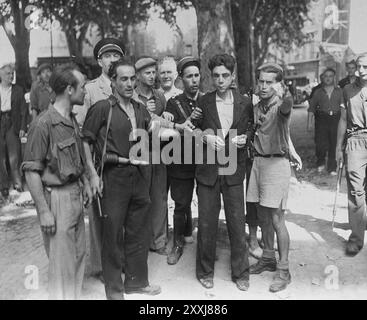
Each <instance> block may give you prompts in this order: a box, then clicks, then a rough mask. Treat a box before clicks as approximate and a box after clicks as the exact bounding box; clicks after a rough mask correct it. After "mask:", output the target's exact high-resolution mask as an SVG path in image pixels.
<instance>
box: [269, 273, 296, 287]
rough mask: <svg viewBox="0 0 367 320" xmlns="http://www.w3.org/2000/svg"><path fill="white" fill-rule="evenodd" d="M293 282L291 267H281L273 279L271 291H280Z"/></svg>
mask: <svg viewBox="0 0 367 320" xmlns="http://www.w3.org/2000/svg"><path fill="white" fill-rule="evenodd" d="M290 283H291V274H290V272H289V269H279V268H277V272H276V274H275V277H274V279H273V283H272V284H271V285H270V287H269V291H270V292H278V291H281V290H284V289H285V288H287V285H288V284H290Z"/></svg>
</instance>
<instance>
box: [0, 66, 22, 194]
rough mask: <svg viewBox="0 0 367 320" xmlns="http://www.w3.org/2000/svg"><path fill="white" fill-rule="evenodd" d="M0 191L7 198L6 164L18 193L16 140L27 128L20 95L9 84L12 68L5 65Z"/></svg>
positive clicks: (0, 97) (0, 96) (0, 91)
mask: <svg viewBox="0 0 367 320" xmlns="http://www.w3.org/2000/svg"><path fill="white" fill-rule="evenodd" d="M0 78H1V83H0V101H1V111H0V190H1V194H2V196H3V197H5V198H6V197H7V196H8V195H9V187H10V177H9V174H8V170H7V162H8V163H9V166H10V171H11V175H12V179H13V184H14V189H16V190H17V191H22V181H21V178H20V174H19V167H20V139H19V138H22V137H23V136H24V134H25V131H26V126H27V123H26V121H27V119H26V116H27V105H26V102H25V99H24V92H23V89H22V88H21V87H19V86H18V85H13V84H12V82H13V79H14V68H13V66H12V65H5V66H3V67H2V68H1V69H0Z"/></svg>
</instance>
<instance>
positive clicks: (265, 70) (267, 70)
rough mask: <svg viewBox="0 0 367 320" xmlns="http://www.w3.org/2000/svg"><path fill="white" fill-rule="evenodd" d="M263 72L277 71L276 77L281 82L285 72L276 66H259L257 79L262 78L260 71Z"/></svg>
mask: <svg viewBox="0 0 367 320" xmlns="http://www.w3.org/2000/svg"><path fill="white" fill-rule="evenodd" d="M261 72H265V73H275V74H276V77H275V81H276V82H280V81H282V80H283V72H282V71H281V70H280V69H279V68H277V67H276V66H266V67H264V68H259V69H258V70H257V74H256V78H257V79H259V78H260V73H261Z"/></svg>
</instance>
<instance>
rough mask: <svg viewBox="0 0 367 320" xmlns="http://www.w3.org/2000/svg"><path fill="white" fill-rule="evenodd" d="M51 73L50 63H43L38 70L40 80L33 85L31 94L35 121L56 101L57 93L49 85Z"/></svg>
mask: <svg viewBox="0 0 367 320" xmlns="http://www.w3.org/2000/svg"><path fill="white" fill-rule="evenodd" d="M51 73H52V68H51V65H50V64H48V63H42V64H41V65H40V66H39V67H38V69H37V77H38V80H37V81H35V82H34V83H33V85H32V88H31V93H30V101H31V110H32V118H33V120H34V119H35V118H36V117H37V115H39V114H40V113H41V112H42V111H44V110H47V109H48V106H49V105H50V104H51V103H53V101H54V100H55V93H54V92H53V90H52V89H51V87H50V85H49V81H50V77H51Z"/></svg>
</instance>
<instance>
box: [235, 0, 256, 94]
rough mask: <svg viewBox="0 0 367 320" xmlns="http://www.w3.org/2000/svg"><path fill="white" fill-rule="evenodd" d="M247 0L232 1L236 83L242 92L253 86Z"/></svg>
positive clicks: (249, 14) (249, 18) (249, 13)
mask: <svg viewBox="0 0 367 320" xmlns="http://www.w3.org/2000/svg"><path fill="white" fill-rule="evenodd" d="M250 6H251V5H250V3H249V2H248V1H232V20H233V34H234V41H235V48H236V56H237V72H238V85H239V89H240V91H241V92H242V93H247V92H248V91H249V90H250V89H251V88H253V85H254V83H253V77H252V74H253V68H252V59H251V57H252V54H251V37H250V34H251V23H250V21H251V8H250Z"/></svg>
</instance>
